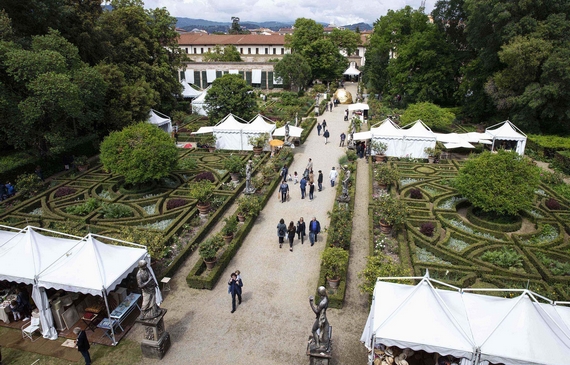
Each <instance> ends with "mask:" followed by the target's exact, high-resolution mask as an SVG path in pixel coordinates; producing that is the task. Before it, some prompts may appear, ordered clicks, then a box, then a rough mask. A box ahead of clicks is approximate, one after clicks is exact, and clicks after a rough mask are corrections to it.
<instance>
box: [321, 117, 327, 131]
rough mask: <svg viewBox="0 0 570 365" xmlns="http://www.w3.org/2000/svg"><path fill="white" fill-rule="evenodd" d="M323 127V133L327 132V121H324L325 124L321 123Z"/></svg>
mask: <svg viewBox="0 0 570 365" xmlns="http://www.w3.org/2000/svg"><path fill="white" fill-rule="evenodd" d="M321 125H322V126H323V132H324V131H326V130H327V121H326V120H324V119H323V122H322V123H321Z"/></svg>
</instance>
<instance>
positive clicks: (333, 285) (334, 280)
mask: <svg viewBox="0 0 570 365" xmlns="http://www.w3.org/2000/svg"><path fill="white" fill-rule="evenodd" d="M327 284H328V286H329V288H331V289H338V286H339V284H340V278H338V277H337V278H332V279H329V278H327Z"/></svg>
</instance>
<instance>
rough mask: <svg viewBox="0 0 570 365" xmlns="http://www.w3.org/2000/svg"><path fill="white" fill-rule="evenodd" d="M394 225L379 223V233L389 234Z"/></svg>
mask: <svg viewBox="0 0 570 365" xmlns="http://www.w3.org/2000/svg"><path fill="white" fill-rule="evenodd" d="M393 227H394V225H392V224H388V223H385V222H382V221H380V232H382V233H384V234H391V233H392V228H393Z"/></svg>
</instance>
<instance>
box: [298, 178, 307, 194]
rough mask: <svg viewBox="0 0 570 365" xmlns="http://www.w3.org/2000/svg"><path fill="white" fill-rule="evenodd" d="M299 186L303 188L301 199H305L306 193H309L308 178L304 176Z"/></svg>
mask: <svg viewBox="0 0 570 365" xmlns="http://www.w3.org/2000/svg"><path fill="white" fill-rule="evenodd" d="M299 187H300V188H301V199H305V194H307V179H305V177H304V176H303V177H302V178H301V181H300V182H299Z"/></svg>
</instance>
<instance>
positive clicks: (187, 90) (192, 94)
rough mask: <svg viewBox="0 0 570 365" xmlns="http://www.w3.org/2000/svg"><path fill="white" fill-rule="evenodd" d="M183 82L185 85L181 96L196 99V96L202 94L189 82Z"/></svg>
mask: <svg viewBox="0 0 570 365" xmlns="http://www.w3.org/2000/svg"><path fill="white" fill-rule="evenodd" d="M181 84H182V87H183V89H182V94H181V96H182V97H183V98H184V99H194V98H197V97H198V96H199V95H200V94H201V92H200V91H198V90H196V89H194V88H193V87H192V86H190V85H189V84H188V83H187V82H185V81H182V82H181Z"/></svg>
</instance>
